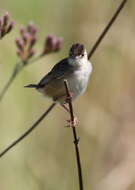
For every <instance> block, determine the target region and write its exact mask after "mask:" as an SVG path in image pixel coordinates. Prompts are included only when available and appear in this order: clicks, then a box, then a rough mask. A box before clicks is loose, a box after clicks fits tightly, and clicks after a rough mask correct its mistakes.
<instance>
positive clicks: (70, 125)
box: [67, 116, 79, 127]
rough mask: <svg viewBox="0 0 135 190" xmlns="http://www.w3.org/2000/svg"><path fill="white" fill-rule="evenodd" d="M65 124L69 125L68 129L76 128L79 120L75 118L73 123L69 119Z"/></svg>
mask: <svg viewBox="0 0 135 190" xmlns="http://www.w3.org/2000/svg"><path fill="white" fill-rule="evenodd" d="M67 122H68V124H69V125H68V127H76V126H77V125H78V123H79V120H78V118H77V117H76V116H75V117H74V120H73V121H72V120H71V119H68V120H67Z"/></svg>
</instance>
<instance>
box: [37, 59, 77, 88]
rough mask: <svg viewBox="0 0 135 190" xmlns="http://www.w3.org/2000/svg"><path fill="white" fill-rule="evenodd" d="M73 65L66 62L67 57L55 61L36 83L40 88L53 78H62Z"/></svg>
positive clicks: (70, 71) (71, 70) (71, 69)
mask: <svg viewBox="0 0 135 190" xmlns="http://www.w3.org/2000/svg"><path fill="white" fill-rule="evenodd" d="M73 70H74V68H73V66H72V65H70V64H69V63H68V58H65V59H63V60H62V61H60V62H59V63H57V64H56V65H55V66H54V67H53V68H52V70H51V71H50V72H49V73H48V74H47V75H46V76H45V77H43V79H41V81H40V82H39V83H38V85H37V86H38V88H42V87H44V86H45V85H47V84H48V83H50V82H51V81H53V80H57V79H61V78H64V77H65V76H66V75H68V74H70V73H72V72H73Z"/></svg>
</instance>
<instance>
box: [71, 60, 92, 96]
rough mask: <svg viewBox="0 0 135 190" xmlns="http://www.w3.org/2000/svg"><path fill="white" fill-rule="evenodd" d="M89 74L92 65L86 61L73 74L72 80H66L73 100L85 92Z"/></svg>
mask: <svg viewBox="0 0 135 190" xmlns="http://www.w3.org/2000/svg"><path fill="white" fill-rule="evenodd" d="M91 73H92V65H91V63H90V62H89V61H88V60H87V61H85V63H83V64H82V65H81V66H80V67H79V68H78V69H77V70H76V71H75V72H74V74H73V76H72V78H70V79H68V81H69V86H70V89H71V91H72V92H73V99H74V98H76V97H77V96H80V95H81V94H83V93H84V92H85V90H86V88H87V85H88V81H89V77H90V75H91Z"/></svg>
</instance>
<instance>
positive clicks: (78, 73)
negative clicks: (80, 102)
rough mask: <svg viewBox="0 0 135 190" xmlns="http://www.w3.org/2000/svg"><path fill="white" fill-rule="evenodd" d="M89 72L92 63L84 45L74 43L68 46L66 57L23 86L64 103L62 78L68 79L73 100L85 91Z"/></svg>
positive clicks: (64, 93) (64, 94)
mask: <svg viewBox="0 0 135 190" xmlns="http://www.w3.org/2000/svg"><path fill="white" fill-rule="evenodd" d="M91 73H92V64H91V62H90V61H89V60H88V55H87V51H86V48H85V46H84V45H83V44H80V43H75V44H73V45H72V46H71V47H70V49H69V55H68V56H67V58H64V59H62V60H61V61H60V62H58V63H57V64H56V65H55V66H54V67H53V68H52V69H51V71H50V72H49V73H48V74H46V75H45V76H44V77H43V78H42V79H41V80H40V81H39V83H37V84H29V85H27V86H25V87H27V88H35V89H36V90H37V91H39V92H41V93H42V94H43V95H44V96H45V97H49V98H51V99H52V100H53V101H54V102H58V103H60V104H61V105H64V104H65V103H66V96H67V95H66V89H65V85H64V80H67V81H68V85H69V89H70V93H71V94H72V100H75V99H76V98H77V97H79V96H80V95H82V94H83V93H84V92H85V90H86V88H87V86H88V82H89V78H90V76H91ZM64 107H65V106H64Z"/></svg>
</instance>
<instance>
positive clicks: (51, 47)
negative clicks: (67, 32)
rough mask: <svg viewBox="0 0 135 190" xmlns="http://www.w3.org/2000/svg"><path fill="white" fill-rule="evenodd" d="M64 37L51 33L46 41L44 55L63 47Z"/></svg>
mask: <svg viewBox="0 0 135 190" xmlns="http://www.w3.org/2000/svg"><path fill="white" fill-rule="evenodd" d="M62 43H63V38H58V37H56V36H54V35H52V34H49V35H48V36H47V38H46V41H45V46H44V51H43V53H42V55H45V54H48V53H51V52H56V51H59V50H60V49H61V47H62Z"/></svg>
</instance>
